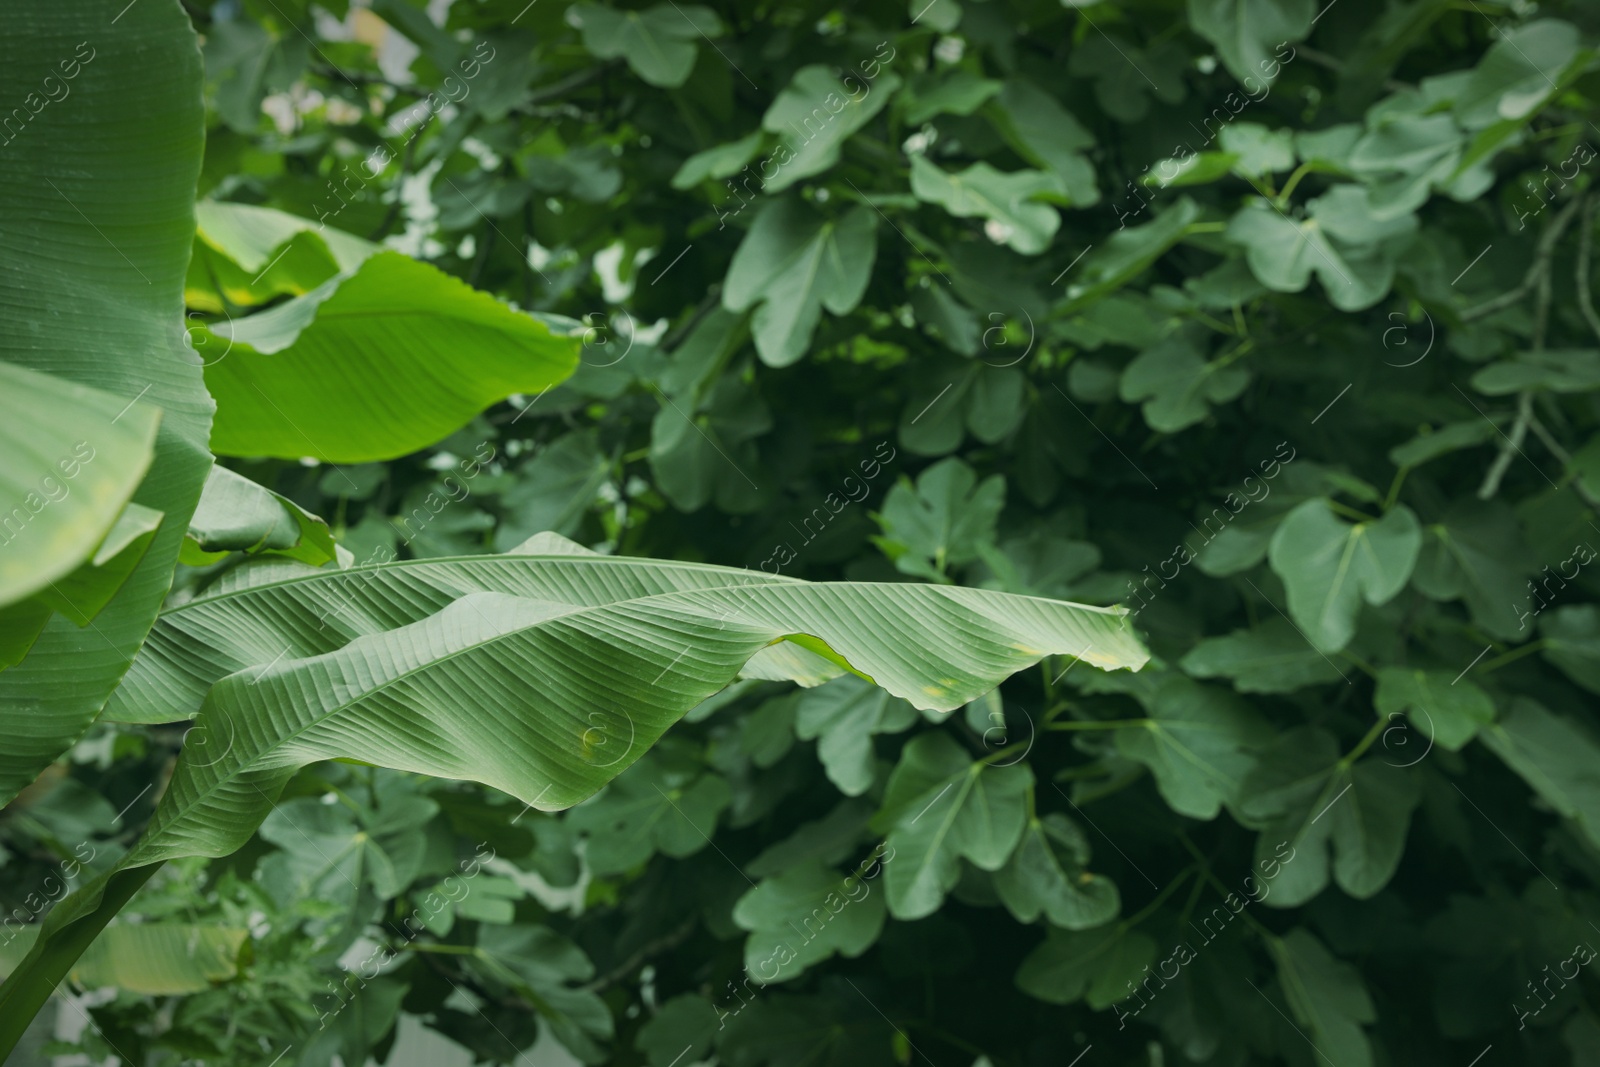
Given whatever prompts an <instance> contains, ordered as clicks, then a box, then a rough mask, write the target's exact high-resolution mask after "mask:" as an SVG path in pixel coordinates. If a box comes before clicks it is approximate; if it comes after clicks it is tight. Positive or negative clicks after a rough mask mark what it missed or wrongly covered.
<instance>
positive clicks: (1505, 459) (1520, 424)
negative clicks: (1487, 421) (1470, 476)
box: [1478, 392, 1533, 500]
mask: <svg viewBox="0 0 1600 1067" xmlns="http://www.w3.org/2000/svg"><path fill="white" fill-rule="evenodd" d="M1531 421H1533V393H1531V392H1524V393H1521V394H1519V395H1518V397H1517V421H1516V422H1515V423H1513V424H1512V426H1511V433H1510V434H1508V435H1507V436H1506V437H1505V439H1504V440H1503V441H1502V442H1501V443H1500V454H1499V455H1497V456H1495V457H1494V462H1493V463H1492V464H1490V465H1489V471H1488V473H1487V474H1485V475H1484V476H1483V484H1482V485H1480V486H1479V487H1478V499H1479V500H1489V499H1491V498H1492V497H1493V496H1494V495H1495V494H1496V493H1498V492H1499V491H1500V479H1501V478H1504V477H1505V475H1506V468H1508V467H1510V466H1511V457H1512V455H1513V454H1514V453H1517V452H1520V451H1521V450H1522V442H1523V440H1524V439H1525V438H1526V437H1527V436H1528V424H1529V423H1530V422H1531Z"/></svg>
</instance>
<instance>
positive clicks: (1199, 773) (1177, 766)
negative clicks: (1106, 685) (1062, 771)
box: [1116, 675, 1272, 819]
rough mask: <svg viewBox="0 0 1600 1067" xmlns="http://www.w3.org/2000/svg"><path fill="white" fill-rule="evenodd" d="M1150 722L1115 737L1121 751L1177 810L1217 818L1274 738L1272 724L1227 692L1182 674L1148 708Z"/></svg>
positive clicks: (1154, 695) (1153, 695) (1162, 687)
mask: <svg viewBox="0 0 1600 1067" xmlns="http://www.w3.org/2000/svg"><path fill="white" fill-rule="evenodd" d="M1143 703H1144V704H1145V707H1146V710H1147V711H1148V712H1149V718H1148V719H1146V720H1145V722H1144V723H1142V724H1141V725H1139V726H1130V727H1128V728H1127V729H1125V730H1118V731H1117V735H1116V736H1117V751H1119V752H1121V753H1122V754H1123V755H1124V756H1127V757H1128V758H1129V759H1131V760H1134V761H1135V762H1137V763H1142V764H1144V765H1145V766H1146V767H1148V768H1150V773H1151V774H1152V775H1153V776H1154V777H1155V780H1156V788H1157V789H1159V790H1160V792H1161V797H1162V799H1163V800H1165V801H1166V802H1167V805H1168V806H1169V807H1171V808H1172V810H1173V811H1176V812H1178V813H1179V814H1181V815H1187V816H1189V817H1190V818H1192V819H1214V818H1216V816H1217V813H1218V812H1219V811H1220V810H1221V809H1222V805H1223V804H1233V803H1236V802H1237V801H1238V799H1239V791H1240V785H1241V783H1242V781H1243V780H1244V778H1245V776H1246V775H1247V774H1248V773H1249V772H1250V770H1251V768H1252V767H1254V765H1255V757H1254V756H1252V755H1251V750H1252V749H1254V748H1257V747H1259V746H1261V745H1263V744H1265V743H1266V742H1267V741H1268V740H1269V739H1270V738H1271V736H1272V733H1271V730H1270V728H1269V727H1268V726H1267V724H1266V722H1265V721H1264V720H1263V719H1262V718H1261V717H1260V716H1259V715H1258V714H1256V713H1255V711H1254V710H1253V709H1252V708H1251V707H1250V706H1249V705H1248V704H1246V703H1244V702H1243V701H1241V700H1240V699H1239V698H1237V697H1236V696H1234V695H1233V694H1232V693H1230V692H1229V691H1228V690H1226V689H1219V688H1217V687H1216V686H1205V685H1201V684H1200V683H1198V682H1195V681H1191V680H1190V679H1188V678H1185V677H1183V676H1182V675H1173V676H1172V677H1170V678H1167V679H1166V680H1165V681H1163V682H1162V683H1161V684H1160V685H1159V686H1158V687H1157V688H1156V689H1155V691H1154V692H1153V693H1151V694H1150V695H1149V697H1148V698H1147V699H1145V700H1144V701H1143Z"/></svg>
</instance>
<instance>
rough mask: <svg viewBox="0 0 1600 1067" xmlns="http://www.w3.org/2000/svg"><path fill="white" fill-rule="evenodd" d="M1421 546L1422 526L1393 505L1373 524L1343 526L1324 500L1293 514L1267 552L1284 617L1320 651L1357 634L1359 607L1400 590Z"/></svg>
mask: <svg viewBox="0 0 1600 1067" xmlns="http://www.w3.org/2000/svg"><path fill="white" fill-rule="evenodd" d="M1421 548H1422V527H1421V526H1420V524H1418V522H1417V517H1416V516H1415V515H1414V514H1412V512H1411V509H1410V508H1408V507H1406V506H1405V505H1404V504H1400V505H1397V506H1396V507H1395V508H1393V509H1392V510H1391V511H1389V513H1388V514H1386V515H1385V516H1384V517H1383V518H1381V519H1379V520H1377V521H1376V522H1360V523H1354V524H1352V523H1346V522H1343V521H1341V520H1340V519H1339V518H1338V517H1336V516H1335V515H1334V513H1333V509H1332V508H1330V507H1329V506H1328V502H1327V501H1326V500H1308V501H1306V502H1305V503H1304V504H1301V505H1300V506H1299V507H1297V508H1295V509H1294V510H1293V511H1291V512H1290V513H1289V515H1288V517H1287V518H1286V519H1284V521H1283V525H1282V526H1279V527H1278V532H1277V533H1275V534H1273V535H1272V545H1271V547H1270V548H1269V549H1268V551H1267V556H1268V559H1269V560H1270V561H1271V563H1272V569H1273V570H1274V571H1276V572H1277V574H1278V577H1280V578H1282V579H1283V585H1284V589H1285V590H1286V591H1287V592H1288V595H1289V614H1290V615H1291V616H1292V617H1293V618H1294V620H1295V622H1296V623H1298V624H1299V626H1300V628H1301V629H1302V630H1304V631H1305V633H1306V636H1307V638H1308V639H1310V641H1311V642H1312V643H1313V644H1314V645H1316V646H1317V648H1318V649H1319V650H1321V651H1323V652H1337V651H1338V650H1340V649H1341V648H1343V647H1344V646H1345V645H1347V644H1349V643H1350V639H1351V638H1352V637H1353V636H1355V628H1356V615H1357V613H1358V612H1359V611H1360V609H1361V602H1362V601H1366V603H1368V604H1372V605H1374V606H1376V605H1379V604H1384V603H1387V602H1388V601H1389V600H1390V599H1392V598H1393V597H1394V596H1395V594H1397V593H1399V592H1400V590H1402V589H1404V588H1405V585H1406V581H1407V580H1408V579H1409V578H1410V577H1411V569H1412V567H1413V566H1415V564H1416V561H1417V554H1418V552H1419V551H1421Z"/></svg>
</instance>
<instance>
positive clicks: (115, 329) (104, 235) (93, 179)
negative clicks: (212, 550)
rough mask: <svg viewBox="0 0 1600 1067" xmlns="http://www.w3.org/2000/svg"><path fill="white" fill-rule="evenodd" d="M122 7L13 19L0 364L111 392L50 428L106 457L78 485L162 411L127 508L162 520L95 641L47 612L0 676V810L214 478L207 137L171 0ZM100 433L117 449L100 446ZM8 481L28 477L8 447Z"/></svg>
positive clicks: (116, 658)
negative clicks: (202, 287) (204, 340)
mask: <svg viewBox="0 0 1600 1067" xmlns="http://www.w3.org/2000/svg"><path fill="white" fill-rule="evenodd" d="M124 7H126V5H124V4H117V3H114V2H112V0H104V2H94V3H81V4H71V5H63V4H50V3H43V2H39V0H25V2H19V3H16V4H13V5H11V6H10V7H9V8H8V9H7V26H6V33H5V35H4V40H3V42H0V99H5V100H7V101H11V102H13V103H15V104H18V105H20V104H21V103H22V102H23V101H25V100H32V101H36V102H37V103H38V105H39V106H38V107H37V108H35V107H34V106H33V104H32V103H30V104H29V105H28V107H27V109H26V110H25V111H23V112H19V113H20V114H24V115H26V116H27V121H26V125H25V126H24V127H23V128H22V129H21V131H20V132H17V131H15V130H14V129H8V134H7V136H8V141H9V143H8V144H7V146H6V149H5V151H6V157H5V158H6V163H5V166H4V167H3V168H0V362H4V363H7V364H12V365H15V366H20V367H25V368H29V369H31V370H34V371H38V372H41V373H44V374H49V375H53V376H55V377H57V378H60V379H64V380H66V381H69V382H73V383H76V384H78V385H82V386H90V387H92V388H93V389H95V390H98V391H99V392H100V393H101V394H104V395H105V397H106V398H107V399H106V401H104V402H100V401H96V402H93V403H91V402H88V401H85V403H84V404H82V405H80V406H79V409H78V410H77V411H76V412H74V413H73V414H72V415H71V416H70V417H69V419H68V420H67V421H66V422H64V423H63V424H62V425H61V426H60V427H59V428H58V429H59V432H62V433H64V434H65V436H66V438H67V439H68V440H69V441H71V442H76V441H78V440H87V441H91V442H94V441H103V442H105V443H106V445H107V446H108V448H110V447H114V448H116V449H117V454H108V453H107V452H105V451H100V452H98V454H97V458H96V459H95V460H94V461H93V462H92V463H89V464H88V465H87V466H85V467H84V468H83V469H82V473H81V474H80V477H83V476H88V475H90V474H93V476H94V477H95V478H96V479H100V478H102V477H105V476H106V475H108V474H110V473H111V472H113V471H121V474H119V475H117V476H116V477H115V478H112V479H111V481H114V482H116V483H118V484H120V485H124V486H125V485H126V481H127V479H128V478H131V477H137V474H136V473H135V472H136V471H137V470H138V469H140V468H141V467H142V464H143V460H142V458H141V457H140V456H139V453H140V452H141V451H142V450H143V448H144V447H146V445H144V444H142V443H140V442H146V441H148V437H147V436H146V435H147V433H148V429H149V427H150V425H151V419H152V417H153V416H152V413H151V411H150V409H153V408H159V409H160V411H161V425H160V429H159V431H158V432H157V434H156V437H155V452H154V459H153V461H152V462H151V464H150V468H149V472H148V473H147V474H146V475H145V477H144V480H143V481H142V482H141V483H140V484H139V487H138V489H137V490H136V491H135V492H134V494H133V501H134V502H135V503H137V504H139V505H141V506H143V507H145V508H148V509H150V511H152V512H160V513H161V514H162V515H163V516H164V518H163V521H162V524H161V527H160V529H159V530H158V531H156V533H155V535H154V537H153V539H152V540H151V541H150V543H149V547H148V549H146V550H145V551H144V553H143V556H142V558H141V559H140V561H139V563H138V565H137V566H136V567H135V568H134V569H133V572H132V573H131V574H130V575H128V576H127V578H126V580H125V581H123V582H121V584H120V587H118V589H117V591H116V594H115V596H114V597H113V598H112V599H111V601H110V602H109V604H108V605H107V606H106V607H105V609H104V610H102V611H100V612H99V613H98V614H97V615H96V616H95V619H94V625H93V627H92V628H90V627H85V628H83V629H80V628H79V627H78V626H77V625H75V624H74V622H73V620H71V619H68V618H65V617H62V616H59V615H58V616H57V617H55V618H52V619H51V620H50V621H49V622H48V623H46V624H45V625H44V627H43V631H42V633H40V634H39V636H38V639H37V640H36V641H35V642H34V643H33V645H32V648H31V651H30V652H29V653H28V655H27V657H26V658H25V659H23V660H22V662H20V663H18V664H17V665H16V666H14V667H11V668H10V669H8V670H6V671H5V672H4V674H0V735H3V736H4V737H5V738H6V744H5V746H4V749H3V751H0V802H4V801H5V800H8V799H10V797H11V796H12V795H14V794H15V793H16V791H17V790H18V789H20V788H21V787H22V786H24V785H26V784H27V783H28V782H29V781H30V780H32V779H33V777H34V776H35V775H36V774H37V773H38V772H39V770H40V769H41V768H42V767H43V766H44V765H45V764H47V763H49V762H50V761H51V760H52V759H54V758H55V757H56V756H57V755H59V754H60V753H61V752H62V751H63V750H64V749H65V748H66V747H67V746H68V745H70V744H71V743H72V742H73V741H74V740H75V739H76V738H77V737H78V736H79V735H80V734H81V733H82V732H83V731H84V730H85V729H86V728H87V727H88V726H89V724H90V723H91V722H92V721H93V720H94V717H95V715H96V714H97V713H98V712H99V710H100V707H101V705H103V704H104V703H105V700H106V697H107V696H108V695H109V694H110V693H111V690H112V689H113V688H114V687H115V686H116V684H117V680H118V679H119V678H120V677H121V676H122V672H123V671H124V670H125V669H126V668H127V665H128V662H129V661H130V660H131V659H132V658H133V655H134V653H135V652H136V651H137V650H138V648H139V643H140V642H141V641H142V640H143V638H144V635H145V632H146V631H147V630H148V629H149V627H150V624H151V622H152V621H153V620H154V618H155V615H156V611H157V609H158V608H159V607H160V604H161V601H162V598H163V597H165V596H166V594H167V590H168V588H169V587H170V585H171V581H172V572H173V566H174V564H175V562H176V560H177V556H178V548H179V545H180V543H181V541H182V538H183V533H184V529H185V528H186V527H187V525H188V521H189V515H190V513H191V512H192V511H193V509H194V506H195V501H196V500H198V499H199V496H200V488H201V486H202V485H203V484H204V482H205V478H206V472H207V471H208V470H209V469H210V465H211V457H210V454H209V453H208V452H207V451H206V441H207V438H208V437H209V434H210V421H211V412H212V404H211V400H210V398H209V397H208V396H207V395H206V392H205V389H204V387H203V385H202V382H201V373H200V365H199V364H200V361H199V359H198V358H197V357H196V356H195V354H194V353H193V352H192V351H190V350H188V349H187V348H186V346H185V337H186V335H185V333H184V329H183V325H184V324H183V277H184V269H185V266H186V265H187V263H188V259H189V249H190V244H191V242H192V240H193V238H194V190H195V181H196V177H197V175H198V174H199V170H200V156H201V141H202V136H203V130H204V123H203V117H202V107H201V98H200V82H201V72H200V53H199V50H198V48H197V47H196V44H195V36H194V31H193V29H192V28H191V27H190V24H189V17H188V15H187V14H185V13H184V11H183V10H182V8H181V7H180V6H179V5H178V4H176V3H174V2H172V0H146V2H144V3H140V4H136V5H134V6H132V7H129V8H127V10H123V8H124ZM113 19H115V20H116V25H115V26H114V27H111V22H112V20H113ZM58 68H59V69H58ZM69 68H70V69H72V70H74V71H75V72H76V74H75V76H74V77H73V78H72V79H71V82H70V84H71V94H72V95H71V97H70V98H69V99H70V101H71V102H70V104H69V103H65V102H57V103H55V104H53V105H49V106H46V103H45V101H44V100H43V97H42V96H41V95H40V94H41V92H43V90H42V89H41V84H42V79H44V78H46V77H47V76H50V77H59V76H60V75H61V74H62V73H63V72H65V71H66V70H68V69H69ZM52 84H55V83H54V82H53V83H52ZM10 106H12V105H11V104H8V105H7V107H10ZM16 114H18V113H13V115H12V117H13V118H14V117H15V115H16ZM13 125H14V124H13ZM67 324H70V327H69V326H68V325H67ZM7 391H8V392H11V389H10V388H9V387H8V389H7ZM13 395H15V394H13ZM87 395H88V394H85V396H87ZM112 399H114V400H116V404H115V406H112V407H110V408H109V409H107V406H106V405H107V403H109V402H110V400H112ZM126 405H133V406H132V407H130V408H129V410H128V411H127V413H126V414H124V415H122V416H121V418H120V419H117V412H118V410H119V409H120V408H122V407H124V406H126ZM79 422H82V424H83V430H82V431H81V432H78V431H76V430H75V429H74V427H75V425H76V424H77V423H79ZM107 423H113V427H112V428H113V430H114V431H115V433H116V434H117V436H115V437H110V438H107V437H105V436H104V428H105V426H106V424H107ZM129 423H131V426H129V430H132V435H131V437H125V435H126V434H127V433H128V430H124V426H125V424H129ZM96 426H98V427H100V428H101V429H98V430H97V429H94V427H96ZM8 428H9V420H8ZM96 447H98V446H96ZM67 458H70V457H69V455H67V454H61V455H57V454H55V453H54V452H51V454H49V455H47V456H44V457H43V460H44V462H48V463H50V464H52V465H55V464H56V463H57V461H58V460H61V459H67ZM97 464H103V465H104V466H103V467H97V466H96V465H97ZM4 466H5V468H6V470H7V471H8V472H9V471H25V470H26V469H27V466H26V463H25V462H24V461H23V460H22V459H21V458H20V457H16V456H14V455H13V454H12V453H11V452H10V450H9V449H8V450H7V455H6V461H5V463H4ZM102 471H104V472H105V473H104V474H103V473H102ZM64 484H71V483H64ZM98 492H102V493H104V494H105V495H104V496H103V497H101V506H102V507H105V508H106V509H107V510H105V511H102V512H101V515H102V518H103V523H101V524H99V529H98V530H97V531H96V535H95V536H94V537H93V540H91V541H90V543H89V547H91V548H92V547H93V544H94V542H95V541H98V536H97V535H98V534H100V533H104V532H105V531H106V529H107V528H108V527H109V526H110V524H111V522H112V521H113V520H114V519H116V518H117V517H118V511H119V509H120V505H116V504H113V500H114V498H115V497H117V496H118V495H119V493H120V492H121V490H117V491H111V490H110V488H109V485H108V486H107V488H106V489H103V490H100V491H98ZM68 501H69V504H68V509H67V510H63V511H62V512H61V514H62V515H63V516H65V515H66V514H68V511H69V510H70V507H71V505H70V501H71V497H70V496H69V497H68ZM58 507H63V504H61V503H55V504H51V505H50V508H58ZM48 515H49V510H48V509H46V510H44V511H43V512H41V516H40V519H39V521H45V516H48ZM49 521H52V522H53V521H55V519H54V518H53V517H52V518H50V519H49ZM79 536H80V537H82V536H83V535H82V534H81V533H80V535H79ZM85 554H87V553H85ZM42 558H43V557H41V559H42ZM80 558H81V557H80Z"/></svg>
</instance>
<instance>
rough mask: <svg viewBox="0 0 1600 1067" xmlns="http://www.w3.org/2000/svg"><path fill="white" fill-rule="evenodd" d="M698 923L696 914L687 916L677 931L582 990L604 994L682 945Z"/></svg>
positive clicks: (698, 918) (629, 958)
mask: <svg viewBox="0 0 1600 1067" xmlns="http://www.w3.org/2000/svg"><path fill="white" fill-rule="evenodd" d="M699 921H700V916H699V915H698V913H697V914H694V915H691V916H689V917H688V918H687V919H685V920H684V921H683V922H682V923H681V924H679V926H678V928H677V929H675V930H673V931H672V932H671V933H668V934H665V935H663V936H661V937H658V938H656V939H655V940H654V941H651V942H648V943H646V944H645V945H643V946H641V947H640V949H639V951H637V952H635V953H634V954H633V955H631V956H629V957H628V958H627V959H625V960H623V961H622V962H621V963H620V964H618V965H617V966H615V967H613V968H611V970H609V971H607V972H606V973H605V974H602V975H601V976H600V977H599V978H596V979H595V980H594V981H592V982H590V983H589V984H588V985H586V986H583V987H582V988H583V989H585V990H587V991H589V992H591V993H601V992H604V991H605V990H607V989H609V988H610V987H611V986H613V985H615V984H616V983H617V982H619V981H621V980H622V979H624V978H626V977H627V976H628V975H630V974H632V973H633V972H634V971H635V970H637V969H638V968H639V967H641V966H642V965H643V964H644V963H645V962H646V961H648V960H650V959H651V958H652V957H655V956H658V955H660V954H661V953H663V952H666V951H667V950H668V949H674V948H677V947H678V946H679V945H681V944H683V942H685V941H687V940H688V939H689V935H690V934H692V933H694V928H695V925H696V924H697V923H698V922H699Z"/></svg>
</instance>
